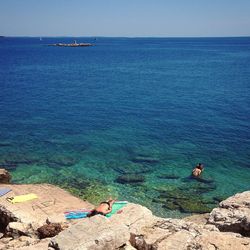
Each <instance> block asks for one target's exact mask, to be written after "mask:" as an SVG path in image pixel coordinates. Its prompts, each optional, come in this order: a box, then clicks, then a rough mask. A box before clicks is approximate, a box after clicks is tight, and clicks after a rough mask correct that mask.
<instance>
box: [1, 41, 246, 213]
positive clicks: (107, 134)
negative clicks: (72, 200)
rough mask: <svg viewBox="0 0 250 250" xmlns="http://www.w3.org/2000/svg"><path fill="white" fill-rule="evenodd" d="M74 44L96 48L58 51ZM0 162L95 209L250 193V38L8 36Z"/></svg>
mask: <svg viewBox="0 0 250 250" xmlns="http://www.w3.org/2000/svg"><path fill="white" fill-rule="evenodd" d="M74 40H76V41H77V42H78V43H81V42H83V43H84V42H86V43H92V44H93V46H89V47H56V46H49V45H50V44H55V43H72V42H73V41H74ZM198 163H203V164H204V171H203V173H202V176H201V177H200V178H198V179H194V178H191V177H190V174H191V172H192V169H193V168H194V167H195V166H196V165H197V164H198ZM0 166H1V167H4V168H6V169H8V170H9V171H10V172H11V175H12V181H13V183H17V184H21V183H51V184H55V185H58V186H60V187H62V188H64V189H66V190H68V191H69V192H71V193H72V194H74V195H76V196H78V197H81V198H82V199H85V200H88V201H90V202H92V203H94V204H98V203H99V202H101V201H102V200H103V199H108V198H109V197H113V198H116V199H118V200H127V201H129V202H133V203H138V204H141V205H143V206H146V207H148V208H149V209H151V210H152V211H153V213H154V214H156V215H158V216H163V217H174V218H180V217H183V216H186V215H190V214H196V213H203V212H207V211H211V209H213V208H214V207H216V206H218V203H219V202H220V201H221V200H223V199H225V198H227V197H229V196H231V195H233V194H235V193H237V192H242V191H245V190H250V37H230V38H108V37H85V38H84V37H79V38H73V37H54V38H50V37H43V38H39V37H5V38H0Z"/></svg>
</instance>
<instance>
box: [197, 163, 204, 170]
mask: <svg viewBox="0 0 250 250" xmlns="http://www.w3.org/2000/svg"><path fill="white" fill-rule="evenodd" d="M196 167H197V168H199V169H200V170H202V169H203V168H204V166H203V164H202V163H199V164H198V165H197V166H196Z"/></svg>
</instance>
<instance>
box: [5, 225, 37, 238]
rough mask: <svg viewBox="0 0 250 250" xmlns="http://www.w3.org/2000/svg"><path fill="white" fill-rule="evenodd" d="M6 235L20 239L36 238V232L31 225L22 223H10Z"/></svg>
mask: <svg viewBox="0 0 250 250" xmlns="http://www.w3.org/2000/svg"><path fill="white" fill-rule="evenodd" d="M6 234H7V235H8V236H11V237H13V238H18V237H19V236H22V235H25V236H33V237H34V236H35V231H34V229H33V228H32V225H31V224H26V223H22V222H10V223H9V224H8V226H7V228H6Z"/></svg>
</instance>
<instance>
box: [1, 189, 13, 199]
mask: <svg viewBox="0 0 250 250" xmlns="http://www.w3.org/2000/svg"><path fill="white" fill-rule="evenodd" d="M10 191H11V189H10V188H0V197H1V196H3V195H5V194H7V193H9V192H10Z"/></svg>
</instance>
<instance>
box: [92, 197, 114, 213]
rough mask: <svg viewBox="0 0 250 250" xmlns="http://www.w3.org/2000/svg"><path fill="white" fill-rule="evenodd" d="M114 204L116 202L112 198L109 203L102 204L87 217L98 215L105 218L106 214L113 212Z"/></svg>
mask: <svg viewBox="0 0 250 250" xmlns="http://www.w3.org/2000/svg"><path fill="white" fill-rule="evenodd" d="M114 202H115V200H113V199H112V198H110V199H109V200H107V201H103V202H101V203H100V204H99V206H98V207H96V208H95V209H93V210H92V211H91V212H90V213H89V214H88V215H87V216H88V217H92V216H95V215H97V214H100V215H103V216H105V215H106V214H109V213H110V212H111V211H112V206H113V204H114Z"/></svg>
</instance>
